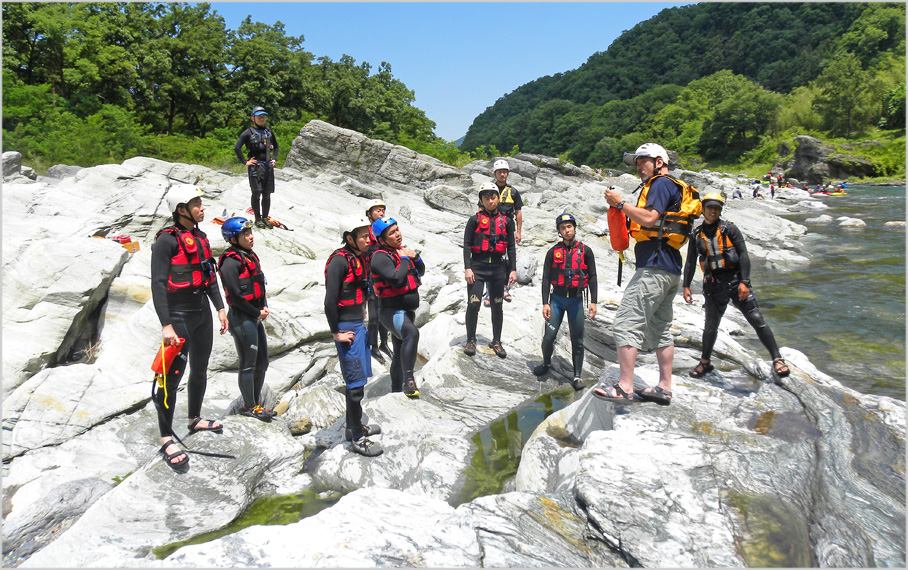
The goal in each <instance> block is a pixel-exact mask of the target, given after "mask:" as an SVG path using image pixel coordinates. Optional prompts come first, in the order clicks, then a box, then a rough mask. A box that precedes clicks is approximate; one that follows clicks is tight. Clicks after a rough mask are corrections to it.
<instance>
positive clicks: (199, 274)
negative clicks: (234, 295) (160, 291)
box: [155, 225, 215, 293]
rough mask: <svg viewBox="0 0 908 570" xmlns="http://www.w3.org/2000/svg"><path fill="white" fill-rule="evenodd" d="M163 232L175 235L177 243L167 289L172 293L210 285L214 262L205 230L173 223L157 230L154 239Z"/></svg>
mask: <svg viewBox="0 0 908 570" xmlns="http://www.w3.org/2000/svg"><path fill="white" fill-rule="evenodd" d="M163 233H168V234H170V235H172V236H173V237H175V238H176V240H177V244H178V245H179V247H178V248H177V253H176V254H175V255H174V256H173V257H172V258H171V260H170V274H169V275H168V276H167V291H168V292H169V293H173V292H176V291H180V290H183V289H201V288H204V287H207V286H209V285H211V283H212V282H213V281H214V271H215V264H214V260H213V259H212V258H211V245H210V244H209V243H208V238H207V237H206V236H205V232H203V231H202V230H200V229H199V228H193V229H191V230H185V229H183V228H180V227H177V226H175V225H174V226H170V227H166V228H164V229H162V230H161V231H159V232H158V233H157V235H155V239H158V237H160V235H161V234H163Z"/></svg>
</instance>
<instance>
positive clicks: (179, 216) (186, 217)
mask: <svg viewBox="0 0 908 570" xmlns="http://www.w3.org/2000/svg"><path fill="white" fill-rule="evenodd" d="M183 207H184V208H186V206H183ZM187 210H188V209H187ZM174 213H175V214H176V215H175V216H174V220H175V221H177V222H178V223H179V218H183V219H184V220H189V223H190V224H191V225H192V227H191V228H189V229H192V228H194V227H197V226H198V225H199V224H198V223H196V221H195V220H194V219H192V218H190V217H189V216H184V215H183V214H181V213H180V206H177V210H176V212H174ZM180 225H181V226H182V225H183V224H182V223H180Z"/></svg>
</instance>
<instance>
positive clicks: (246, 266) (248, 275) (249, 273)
mask: <svg viewBox="0 0 908 570" xmlns="http://www.w3.org/2000/svg"><path fill="white" fill-rule="evenodd" d="M228 257H230V258H233V259H236V260H237V261H239V262H240V264H241V265H242V267H243V270H242V271H240V275H239V278H240V295H241V296H242V297H243V298H244V299H246V300H247V301H250V302H253V303H254V302H255V301H257V300H258V299H263V298H264V297H265V274H264V273H262V264H261V262H260V261H259V256H257V255H256V254H255V253H254V252H252V251H242V250H238V249H236V248H235V247H229V248H227V250H225V251H224V253H222V254H221V257H220V258H219V259H218V271H220V270H221V266H222V265H224V259H226V258H228ZM221 278H222V279H223V275H222V276H221ZM224 296H225V297H226V298H227V304H228V305H231V306H232V305H233V302H232V301H231V300H230V292H229V291H227V287H224Z"/></svg>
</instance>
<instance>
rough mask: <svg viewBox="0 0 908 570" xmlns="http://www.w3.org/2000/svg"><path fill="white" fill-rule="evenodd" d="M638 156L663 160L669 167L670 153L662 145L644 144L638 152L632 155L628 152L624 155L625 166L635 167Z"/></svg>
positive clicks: (638, 148)
mask: <svg viewBox="0 0 908 570" xmlns="http://www.w3.org/2000/svg"><path fill="white" fill-rule="evenodd" d="M638 156H649V157H652V158H661V159H662V162H664V163H665V164H666V165H668V152H666V150H665V149H664V148H662V145H658V144H656V143H643V144H642V145H640V146H639V147H637V152H635V153H634V154H630V153H628V152H626V153H624V164H626V165H628V166H635V165H636V162H637V157H638Z"/></svg>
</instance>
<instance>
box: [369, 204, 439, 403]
mask: <svg viewBox="0 0 908 570" xmlns="http://www.w3.org/2000/svg"><path fill="white" fill-rule="evenodd" d="M372 235H374V236H375V239H376V240H377V241H378V249H376V250H375V252H374V253H373V254H372V259H371V260H369V271H370V272H371V274H372V287H374V288H375V295H376V296H377V297H378V304H379V318H380V319H381V323H382V324H383V325H385V328H387V329H388V331H389V332H390V333H391V343H392V344H393V345H394V358H392V359H391V370H390V372H391V391H392V392H400V391H403V393H404V395H405V396H406V397H408V398H418V397H419V389H418V388H417V387H416V377H415V375H414V370H415V368H416V355H417V351H418V349H419V329H418V328H416V324H415V323H414V322H413V321H414V320H415V319H416V309H418V308H419V285H420V280H419V278H420V276H421V275H423V274H424V273H425V272H426V266H425V264H424V263H423V261H422V259H421V258H420V257H419V253H417V252H416V251H413V250H412V249H410V248H408V247H404V246H403V242H404V237H403V234H401V232H400V227H398V225H397V220H395V219H394V218H391V217H387V216H386V217H384V218H381V219H380V220H375V221H374V222H373V223H372Z"/></svg>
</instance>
